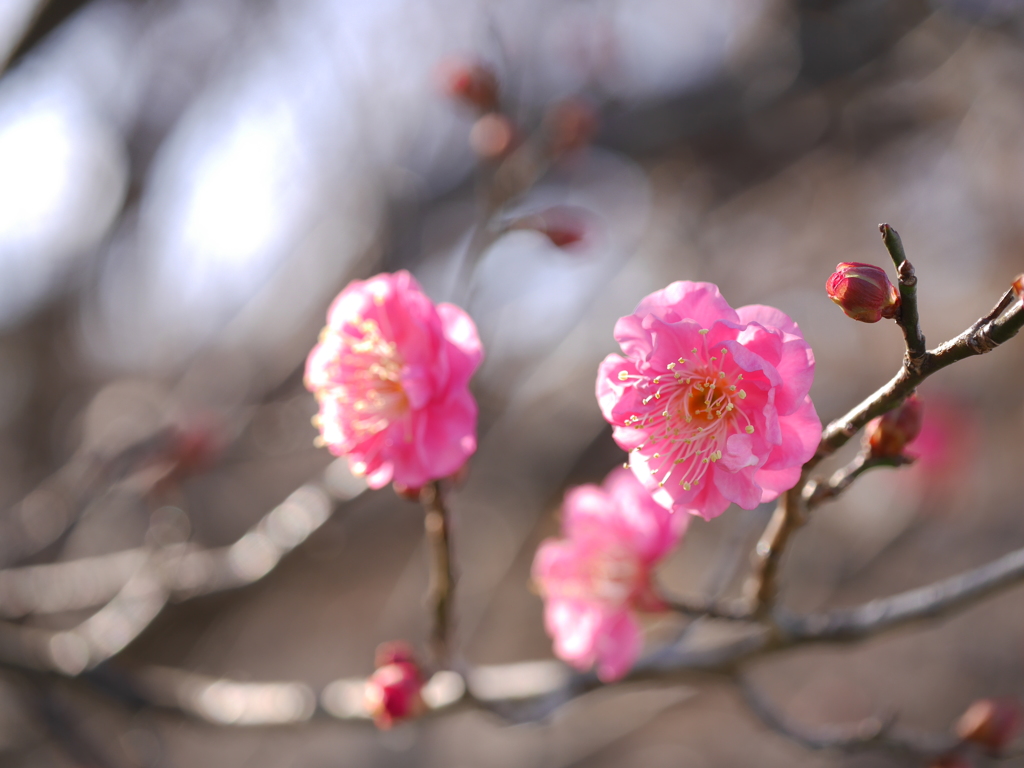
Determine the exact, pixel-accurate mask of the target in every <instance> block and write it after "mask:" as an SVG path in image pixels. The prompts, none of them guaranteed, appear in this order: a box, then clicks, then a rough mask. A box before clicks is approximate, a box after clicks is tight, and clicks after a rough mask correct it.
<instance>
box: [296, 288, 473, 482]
mask: <svg viewBox="0 0 1024 768" xmlns="http://www.w3.org/2000/svg"><path fill="white" fill-rule="evenodd" d="M482 356H483V351H482V348H481V346H480V339H479V338H478V337H477V333H476V326H475V325H474V324H473V321H472V320H471V319H470V317H469V315H467V314H466V313H465V312H463V311H462V310H461V309H459V308H458V307H456V306H454V305H452V304H438V305H437V306H434V304H433V303H432V302H431V301H430V299H429V298H427V296H426V295H425V294H424V293H423V291H422V290H421V289H420V286H419V284H418V283H417V282H416V280H415V279H414V278H413V277H412V276H411V275H410V274H409V273H408V272H405V271H402V272H396V273H395V274H380V275H377V276H376V277H371V278H370V279H369V280H363V281H360V280H356V281H353V282H351V283H349V285H348V287H346V288H345V290H343V291H342V292H341V293H340V294H339V295H338V297H337V298H336V299H335V300H334V303H333V304H332V305H331V308H330V310H329V311H328V313H327V327H326V328H324V330H323V331H322V333H321V335H320V343H319V344H317V345H316V346H315V347H314V348H313V351H312V352H310V354H309V359H308V360H307V361H306V387H307V388H309V389H310V390H312V391H313V392H314V393H315V394H316V398H317V401H318V402H319V404H320V413H319V414H318V416H317V418H316V419H315V422H316V423H317V425H318V426H319V428H320V432H321V435H322V439H323V441H324V443H325V444H326V445H327V446H328V447H329V448H330V450H331V453H333V454H334V455H336V456H347V457H348V461H349V466H350V468H351V469H352V472H353V473H354V474H357V475H366V482H367V484H368V485H369V486H370V487H371V488H381V487H383V486H385V485H387V484H388V483H389V482H391V481H392V480H393V481H394V482H395V483H398V484H400V485H403V486H406V487H410V488H418V487H420V486H422V485H424V484H426V483H427V482H429V481H430V480H436V479H439V478H442V477H446V476H448V475H451V474H452V473H454V472H456V471H458V470H459V469H460V468H461V467H462V466H463V464H465V462H466V460H467V459H468V458H469V457H470V456H471V455H472V454H473V452H474V451H476V416H477V409H476V401H475V400H474V399H473V396H472V395H471V394H470V392H469V379H470V377H471V376H472V375H473V372H474V371H475V370H476V368H477V366H478V365H479V364H480V360H481V358H482Z"/></svg>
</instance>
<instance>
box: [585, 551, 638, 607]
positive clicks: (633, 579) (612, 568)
mask: <svg viewBox="0 0 1024 768" xmlns="http://www.w3.org/2000/svg"><path fill="white" fill-rule="evenodd" d="M588 575H589V577H590V579H589V580H590V587H591V590H592V595H593V597H595V598H597V599H598V600H602V601H604V602H607V603H612V604H614V605H623V604H625V603H626V602H628V601H629V599H630V597H631V596H632V595H633V593H634V592H635V591H636V590H637V587H639V585H640V582H641V580H642V576H643V572H642V569H641V567H640V563H639V562H638V561H637V559H636V557H635V556H634V555H633V553H632V552H630V551H628V550H627V549H626V548H625V547H618V546H617V547H613V548H610V549H605V550H602V551H601V552H599V553H596V554H595V556H594V557H593V558H592V559H591V561H590V563H589V567H588Z"/></svg>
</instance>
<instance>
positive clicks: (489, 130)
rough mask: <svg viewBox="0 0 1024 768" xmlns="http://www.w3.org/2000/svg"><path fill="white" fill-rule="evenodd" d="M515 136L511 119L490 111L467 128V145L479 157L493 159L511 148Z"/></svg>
mask: <svg viewBox="0 0 1024 768" xmlns="http://www.w3.org/2000/svg"><path fill="white" fill-rule="evenodd" d="M515 137H516V130H515V127H514V126H513V125H512V121H511V120H509V119H508V118H507V117H505V116H504V115H499V114H498V113H497V112H490V113H488V114H486V115H484V116H483V117H481V118H480V119H479V120H477V121H476V122H475V123H473V127H472V128H470V130H469V146H470V147H472V148H473V151H474V152H476V153H477V155H479V156H480V157H482V158H484V159H486V160H495V159H497V158H499V157H501V156H502V155H504V154H505V153H507V152H508V151H509V150H510V149H512V144H513V142H514V141H515Z"/></svg>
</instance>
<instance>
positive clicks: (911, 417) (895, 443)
mask: <svg viewBox="0 0 1024 768" xmlns="http://www.w3.org/2000/svg"><path fill="white" fill-rule="evenodd" d="M922 421H923V418H922V414H921V401H920V400H918V399H917V395H911V396H910V397H908V398H907V399H906V400H904V401H903V402H902V403H900V404H899V405H898V406H897V407H896V408H893V409H892V410H891V411H889V412H888V413H887V414H885V415H884V416H879V417H878V418H876V419H872V420H871V421H869V422H868V425H867V427H866V428H865V429H864V444H865V445H866V446H867V448H868V450H869V451H870V452H871V455H872V456H875V457H887V458H894V457H896V456H902V455H903V449H904V448H906V447H907V445H908V444H909V443H912V442H913V441H914V439H915V438H916V437H917V436H918V435H919V434H921V424H922Z"/></svg>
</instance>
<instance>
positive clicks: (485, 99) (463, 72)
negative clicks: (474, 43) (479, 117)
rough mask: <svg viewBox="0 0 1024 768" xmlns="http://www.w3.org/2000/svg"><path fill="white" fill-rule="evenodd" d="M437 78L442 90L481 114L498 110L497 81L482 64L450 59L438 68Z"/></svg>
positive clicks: (492, 73)
mask: <svg viewBox="0 0 1024 768" xmlns="http://www.w3.org/2000/svg"><path fill="white" fill-rule="evenodd" d="M438 78H439V79H440V81H441V88H442V90H443V91H444V92H445V93H446V94H447V95H448V96H450V97H451V98H453V99H457V100H458V101H461V102H463V103H464V104H467V105H469V106H471V107H475V108H476V109H478V110H480V111H481V112H493V111H494V110H496V109H497V108H498V80H497V78H495V76H494V72H492V71H491V70H490V69H489V68H487V67H485V66H483V65H482V64H475V63H472V62H467V61H461V60H457V59H451V60H448V61H444V62H442V63H441V64H440V65H439V66H438Z"/></svg>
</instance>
